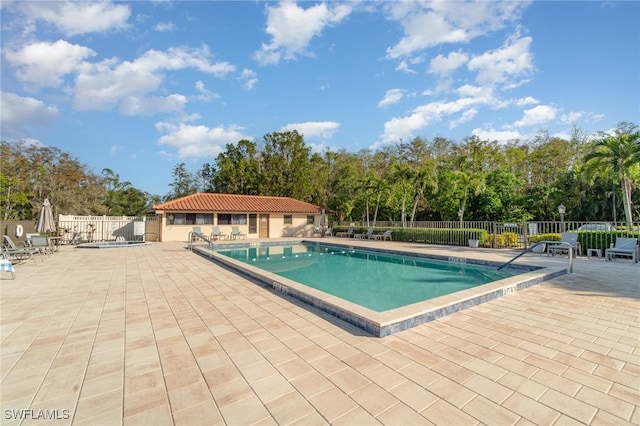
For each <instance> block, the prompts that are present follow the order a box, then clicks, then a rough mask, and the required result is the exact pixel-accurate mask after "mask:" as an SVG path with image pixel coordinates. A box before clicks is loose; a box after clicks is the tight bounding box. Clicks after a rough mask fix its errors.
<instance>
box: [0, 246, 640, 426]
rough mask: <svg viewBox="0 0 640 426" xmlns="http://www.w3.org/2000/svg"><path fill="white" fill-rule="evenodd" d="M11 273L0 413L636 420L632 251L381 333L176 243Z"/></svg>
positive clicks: (75, 254) (358, 421) (639, 369)
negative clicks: (629, 257) (622, 257)
mask: <svg viewBox="0 0 640 426" xmlns="http://www.w3.org/2000/svg"><path fill="white" fill-rule="evenodd" d="M375 244H378V245H381V244H391V245H392V246H393V247H398V246H402V248H405V249H414V250H418V251H427V252H428V251H432V252H437V253H440V254H442V253H447V252H454V253H457V254H464V253H466V254H470V253H471V254H473V255H474V256H482V257H488V258H498V259H505V260H506V259H508V258H509V256H510V255H512V254H513V253H512V252H505V251H483V250H475V251H470V249H461V248H453V249H452V248H443V247H426V246H413V245H410V244H403V243H388V242H385V243H381V242H377V243H375ZM535 261H537V262H543V263H544V262H548V261H552V262H558V261H561V260H560V259H558V258H555V259H552V258H537V259H536V260H535ZM564 261H566V258H565V259H564ZM16 275H17V277H16V279H15V280H2V281H0V286H1V287H0V291H1V293H0V294H1V297H0V310H1V312H0V320H1V321H0V325H1V339H2V340H1V346H0V352H1V360H0V362H1V363H0V379H1V382H0V386H1V388H0V392H1V395H0V396H1V400H0V401H1V402H0V406H1V409H2V412H1V416H2V420H1V422H2V424H35V423H48V424H55V425H58V424H59V425H65V424H74V425H82V424H101V425H117V424H127V425H131V424H144V425H150V424H153V425H164V424H186V425H198V424H206V425H214V424H229V425H250V424H292V423H295V424H305V425H306V424H328V423H330V424H336V425H372V424H388V425H419V424H437V425H446V424H451V425H463V424H472V425H473V424H490V425H509V424H519V425H525V424H542V425H567V424H615V425H624V424H628V423H632V424H640V341H639V337H640V303H639V302H640V289H639V288H640V278H639V277H640V264H636V265H633V264H632V263H631V262H630V261H625V260H620V261H616V262H604V261H603V260H596V259H590V260H588V259H583V258H580V259H578V260H577V262H576V265H575V273H574V274H573V275H567V276H564V277H561V278H558V279H555V280H553V281H551V282H547V283H544V284H541V285H537V286H534V287H532V288H529V289H527V290H525V291H522V292H519V293H516V294H513V295H509V296H506V297H502V298H499V299H496V300H494V301H491V302H489V303H486V304H483V305H480V306H477V307H474V308H471V309H468V310H465V311H462V312H458V313H456V314H453V315H451V316H448V317H445V318H441V319H439V320H436V321H433V322H431V323H428V324H424V325H421V326H419V327H416V328H413V329H411V330H408V331H404V332H401V333H398V334H395V335H393V336H389V337H385V338H375V337H371V336H368V335H365V334H363V333H362V332H361V331H360V330H358V329H356V328H353V327H351V326H349V325H346V324H345V323H342V322H340V321H339V320H335V319H333V318H331V317H328V316H327V315H326V314H323V313H321V312H318V311H315V310H314V309H312V308H309V307H306V306H304V305H301V304H300V303H298V302H296V301H292V300H290V299H286V298H283V297H282V296H280V295H279V294H276V293H273V292H271V291H268V290H266V289H265V288H263V287H260V286H258V285H255V284H253V283H251V282H248V281H247V280H245V279H243V278H241V277H239V276H236V275H234V274H232V273H230V272H227V271H226V270H224V269H222V268H220V267H218V266H216V265H214V264H212V263H210V262H209V261H207V260H205V259H203V258H201V257H199V256H197V255H194V254H192V253H190V252H188V251H186V250H185V249H184V245H183V244H177V243H156V244H154V245H152V246H147V247H137V248H124V249H103V250H95V249H94V250H90V249H86V250H82V249H74V248H72V247H63V248H62V250H61V251H60V252H59V253H56V254H54V255H53V256H50V257H49V258H47V259H46V260H44V261H43V260H38V262H37V263H36V262H29V263H27V264H23V265H18V266H17V268H16ZM5 277H6V276H5ZM25 410H31V411H25ZM48 417H53V418H56V419H57V420H55V421H51V420H45V419H46V418H48ZM20 419H26V420H25V421H22V422H21V421H20Z"/></svg>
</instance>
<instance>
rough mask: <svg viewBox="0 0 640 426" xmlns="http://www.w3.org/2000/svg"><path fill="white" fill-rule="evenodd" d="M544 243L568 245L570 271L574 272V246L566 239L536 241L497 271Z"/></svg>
mask: <svg viewBox="0 0 640 426" xmlns="http://www.w3.org/2000/svg"><path fill="white" fill-rule="evenodd" d="M542 244H554V245H557V246H566V247H567V248H568V250H567V251H568V253H569V269H568V272H569V273H570V274H573V246H572V245H571V244H570V243H568V242H566V241H547V240H545V241H538V242H537V243H535V244H534V245H532V246H531V247H529V248H528V249H526V250H525V251H523V252H522V253H519V254H518V255H517V256H516V257H514V258H513V259H511V260H510V261H508V262H506V263H504V264H502V265H500V266H499V267H498V269H496V271H499V270H500V269H502V268H504V267H505V266H507V265H509V264H511V263H512V262H513V261H514V260H516V259H518V258H519V257H520V256H524V255H525V254H526V253H528V252H530V251H531V250H533V249H534V248H536V247H538V246H539V245H542Z"/></svg>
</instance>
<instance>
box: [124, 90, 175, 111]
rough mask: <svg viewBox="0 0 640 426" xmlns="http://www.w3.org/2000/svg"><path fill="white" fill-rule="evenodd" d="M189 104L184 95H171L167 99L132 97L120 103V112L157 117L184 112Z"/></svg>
mask: <svg viewBox="0 0 640 426" xmlns="http://www.w3.org/2000/svg"><path fill="white" fill-rule="evenodd" d="M186 103H187V98H186V97H185V96H183V95H177V94H173V95H169V96H165V97H160V96H150V97H146V98H144V97H137V96H130V97H128V98H125V99H123V100H122V102H121V103H120V112H122V113H123V114H125V115H149V116H150V115H155V114H157V113H161V112H176V111H182V110H183V109H184V106H185V105H186Z"/></svg>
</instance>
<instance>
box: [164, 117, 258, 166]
mask: <svg viewBox="0 0 640 426" xmlns="http://www.w3.org/2000/svg"><path fill="white" fill-rule="evenodd" d="M156 130H157V131H158V132H159V133H160V134H162V136H161V137H160V139H159V140H158V143H159V144H160V145H169V146H171V147H173V148H175V149H176V150H177V151H178V156H179V157H180V158H188V157H192V158H205V157H209V158H210V157H215V156H217V155H218V154H219V153H221V152H222V151H224V148H225V147H226V145H227V144H229V143H233V144H235V143H237V142H238V141H239V140H242V139H249V140H250V139H252V138H251V137H250V136H246V135H244V134H242V127H240V126H235V125H230V126H227V128H226V129H225V128H224V126H218V127H213V128H210V127H207V126H203V125H199V126H196V125H187V124H184V123H180V124H173V123H168V122H158V123H156Z"/></svg>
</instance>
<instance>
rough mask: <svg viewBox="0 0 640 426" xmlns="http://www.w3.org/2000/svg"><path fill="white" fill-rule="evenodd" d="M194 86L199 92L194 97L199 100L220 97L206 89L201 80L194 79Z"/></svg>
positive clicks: (204, 100)
mask: <svg viewBox="0 0 640 426" xmlns="http://www.w3.org/2000/svg"><path fill="white" fill-rule="evenodd" d="M195 87H196V90H197V91H198V92H199V93H200V94H199V95H197V96H196V97H195V98H196V99H197V100H199V101H202V102H209V101H210V100H211V99H214V98H219V97H220V95H219V94H218V93H214V92H212V91H210V90H209V89H207V88H206V87H205V86H204V83H203V82H202V81H196V84H195Z"/></svg>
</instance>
